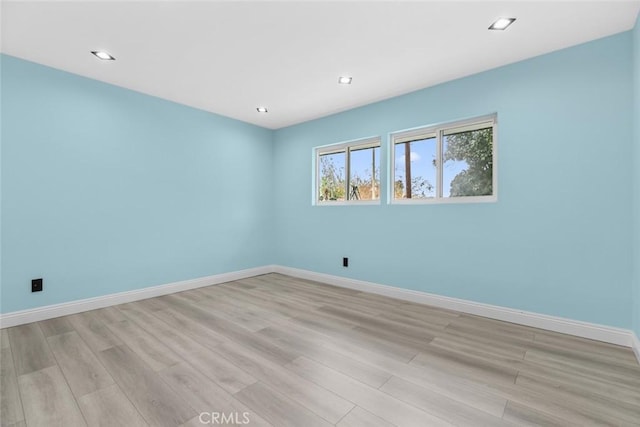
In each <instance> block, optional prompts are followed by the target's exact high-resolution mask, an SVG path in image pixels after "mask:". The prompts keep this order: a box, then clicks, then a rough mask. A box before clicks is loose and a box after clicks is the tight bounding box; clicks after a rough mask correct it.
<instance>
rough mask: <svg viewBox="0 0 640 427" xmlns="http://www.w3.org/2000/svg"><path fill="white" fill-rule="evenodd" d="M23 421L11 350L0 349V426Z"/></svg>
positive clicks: (8, 348)
mask: <svg viewBox="0 0 640 427" xmlns="http://www.w3.org/2000/svg"><path fill="white" fill-rule="evenodd" d="M22 421H24V413H23V411H22V402H21V400H20V391H19V390H18V379H17V376H16V370H15V367H14V364H13V356H12V354H11V348H10V347H5V348H2V349H0V425H2V426H7V425H11V424H17V423H19V422H22Z"/></svg>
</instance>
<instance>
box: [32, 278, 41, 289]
mask: <svg viewBox="0 0 640 427" xmlns="http://www.w3.org/2000/svg"><path fill="white" fill-rule="evenodd" d="M41 291H42V279H33V280H32V281H31V292H41Z"/></svg>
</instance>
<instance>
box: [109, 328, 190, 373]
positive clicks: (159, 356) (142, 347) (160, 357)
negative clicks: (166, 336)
mask: <svg viewBox="0 0 640 427" xmlns="http://www.w3.org/2000/svg"><path fill="white" fill-rule="evenodd" d="M107 328H109V330H110V331H111V332H112V333H113V335H115V336H116V337H118V338H119V339H120V340H121V341H122V342H123V343H125V344H126V345H127V347H129V348H130V349H131V350H133V352H134V353H135V354H136V355H137V356H138V357H140V358H141V359H142V360H144V362H145V363H146V364H147V365H149V366H150V367H151V369H153V370H154V371H158V370H160V369H164V368H167V367H169V366H172V365H175V364H176V363H179V362H180V360H181V359H180V357H179V356H178V355H177V354H175V353H174V352H173V351H172V350H171V349H170V348H168V347H167V346H166V345H164V344H163V343H161V342H160V341H158V340H157V339H156V338H155V337H154V336H152V335H151V334H149V333H148V332H147V331H145V330H144V329H142V328H141V327H139V326H138V325H136V324H135V323H133V322H132V321H130V320H123V321H121V322H114V323H109V324H108V325H107Z"/></svg>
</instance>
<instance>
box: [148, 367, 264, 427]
mask: <svg viewBox="0 0 640 427" xmlns="http://www.w3.org/2000/svg"><path fill="white" fill-rule="evenodd" d="M159 374H160V376H161V377H162V378H163V379H164V380H165V382H166V383H167V384H169V386H171V387H172V388H173V389H174V390H175V391H176V392H177V393H178V394H180V396H182V397H184V398H185V399H186V400H187V401H188V402H189V405H190V406H191V407H192V408H194V409H195V410H196V412H198V413H202V412H208V413H210V414H211V413H219V414H220V415H222V414H225V417H226V419H229V418H231V419H232V420H243V419H244V418H245V417H244V414H246V418H248V419H249V421H250V424H251V425H252V426H253V425H256V426H270V425H271V424H269V423H268V422H267V421H266V420H264V419H263V418H262V417H260V415H259V414H258V413H256V412H255V411H252V410H251V409H249V408H248V407H247V406H245V405H244V404H243V403H241V402H240V401H239V400H237V399H236V398H235V397H233V396H232V395H231V394H229V393H227V392H226V391H225V390H223V389H222V388H221V387H220V386H218V385H217V384H215V383H214V382H213V381H211V380H209V379H208V378H207V377H205V376H203V375H202V374H201V373H200V372H198V371H197V370H196V369H194V368H192V367H191V366H189V365H188V364H186V363H181V364H178V365H174V366H172V367H170V368H167V369H164V370H162V371H160V372H159Z"/></svg>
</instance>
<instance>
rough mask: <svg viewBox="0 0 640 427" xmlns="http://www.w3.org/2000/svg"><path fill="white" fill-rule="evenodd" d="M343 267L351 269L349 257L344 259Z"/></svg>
mask: <svg viewBox="0 0 640 427" xmlns="http://www.w3.org/2000/svg"><path fill="white" fill-rule="evenodd" d="M342 266H343V267H349V258H347V257H344V258H342Z"/></svg>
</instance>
